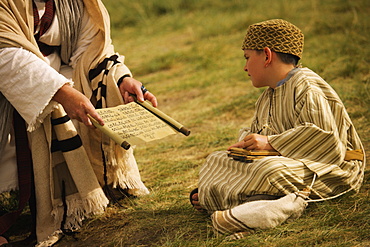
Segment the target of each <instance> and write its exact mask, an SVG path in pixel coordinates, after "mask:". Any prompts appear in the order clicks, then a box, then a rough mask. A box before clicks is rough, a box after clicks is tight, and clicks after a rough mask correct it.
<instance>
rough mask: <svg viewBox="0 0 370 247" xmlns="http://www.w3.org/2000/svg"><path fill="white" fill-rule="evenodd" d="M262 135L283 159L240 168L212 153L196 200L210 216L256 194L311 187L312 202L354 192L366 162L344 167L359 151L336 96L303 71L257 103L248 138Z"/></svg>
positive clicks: (218, 154)
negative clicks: (350, 154)
mask: <svg viewBox="0 0 370 247" xmlns="http://www.w3.org/2000/svg"><path fill="white" fill-rule="evenodd" d="M258 131H261V134H262V135H267V136H268V138H269V142H270V144H271V145H272V146H273V147H274V149H276V150H277V151H278V152H279V153H280V154H281V155H282V156H279V157H274V156H272V157H268V158H265V159H261V160H257V161H254V162H253V163H242V162H238V161H235V160H232V159H231V158H229V157H227V154H226V151H219V152H215V153H212V154H211V155H209V157H208V158H207V160H206V162H205V164H204V165H203V166H202V167H201V170H200V177H199V197H200V198H199V199H200V203H201V205H202V206H203V207H204V208H206V209H207V210H209V211H210V212H212V211H215V210H225V209H229V208H231V207H234V206H236V205H239V204H241V203H242V202H243V201H245V199H246V198H247V197H248V196H251V195H256V194H270V195H286V194H289V193H292V192H296V191H299V190H302V189H303V188H305V187H307V186H309V185H310V184H311V182H312V180H313V176H314V174H316V175H317V179H316V181H315V183H314V185H313V188H312V194H311V198H312V199H317V198H330V197H333V196H337V195H340V194H341V193H344V192H346V191H349V190H355V191H357V190H358V189H359V188H360V186H361V183H362V181H363V174H364V168H365V164H366V162H365V161H363V162H362V161H359V160H350V161H345V160H344V156H345V153H346V151H347V150H355V149H361V150H363V147H362V144H361V141H360V139H359V137H358V135H357V132H356V130H355V128H354V126H353V124H352V122H351V120H350V118H349V116H348V114H347V112H346V110H345V107H344V105H343V103H342V102H341V100H340V99H339V97H338V95H337V94H336V93H335V91H334V90H333V89H332V88H331V87H330V86H329V85H328V84H327V83H326V82H325V81H324V80H323V79H322V78H320V77H319V76H318V75H317V74H315V73H314V72H312V71H311V70H309V69H307V68H302V69H299V70H297V72H296V73H295V74H294V75H293V76H292V77H291V78H290V79H289V80H288V81H287V82H286V83H285V84H283V85H282V86H280V87H277V88H276V89H275V90H274V89H271V88H269V89H267V90H266V91H265V92H264V93H262V95H261V96H260V97H259V99H258V100H257V102H256V111H255V116H254V119H253V122H252V125H251V133H256V132H258Z"/></svg>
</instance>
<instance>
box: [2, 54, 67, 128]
mask: <svg viewBox="0 0 370 247" xmlns="http://www.w3.org/2000/svg"><path fill="white" fill-rule="evenodd" d="M35 68H37V69H35ZM14 71H18V73H14ZM0 74H1V75H2V78H1V81H0V91H1V92H2V93H3V94H4V96H5V97H6V98H7V99H12V105H13V106H14V108H16V109H17V110H18V112H19V113H20V114H21V116H22V117H23V118H24V120H25V121H26V123H27V124H29V125H30V126H33V125H35V124H36V122H42V119H40V117H41V116H42V115H43V114H42V113H43V112H44V111H45V108H46V107H47V106H49V107H52V108H53V107H54V106H55V105H56V102H54V101H52V100H51V99H52V97H53V96H54V94H55V93H56V92H57V91H58V90H59V88H61V87H62V86H63V85H64V84H66V83H71V82H70V81H69V80H68V79H66V78H65V77H64V76H62V75H61V74H59V73H58V72H57V71H56V70H54V69H52V68H51V67H50V66H49V65H48V64H47V63H45V62H44V61H43V60H41V59H39V58H38V57H37V56H36V55H35V54H33V53H32V52H29V51H27V50H25V49H22V48H3V49H1V50H0ZM45 88H47V89H48V90H43V89H45ZM19 95H22V96H23V97H18V96H19ZM35 99H37V100H35ZM30 126H29V127H28V129H29V130H30V128H31V127H30Z"/></svg>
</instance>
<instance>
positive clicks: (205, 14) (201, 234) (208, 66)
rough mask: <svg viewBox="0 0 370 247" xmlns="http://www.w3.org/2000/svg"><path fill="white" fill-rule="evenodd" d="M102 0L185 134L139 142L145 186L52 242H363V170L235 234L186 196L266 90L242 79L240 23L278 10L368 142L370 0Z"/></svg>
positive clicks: (122, 47) (367, 237)
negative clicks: (294, 216) (350, 182)
mask: <svg viewBox="0 0 370 247" xmlns="http://www.w3.org/2000/svg"><path fill="white" fill-rule="evenodd" d="M103 2H104V3H105V4H106V6H107V8H108V10H109V12H110V14H111V24H112V39H113V43H114V45H115V48H116V50H117V51H118V52H120V53H121V54H124V55H125V56H126V64H127V65H128V66H129V68H130V69H131V70H132V72H133V74H134V76H135V77H136V79H138V80H140V81H142V82H143V83H144V84H145V85H146V87H147V88H148V89H149V90H150V91H151V92H153V93H155V94H156V96H157V98H158V100H159V109H161V110H163V111H164V112H166V113H167V114H169V115H170V116H172V117H173V118H175V119H176V120H178V121H179V122H181V123H183V124H184V125H185V126H186V127H188V128H189V129H190V130H191V131H192V133H191V135H190V136H189V137H185V136H182V135H176V136H172V137H168V138H165V139H164V140H161V141H157V142H155V143H148V144H145V145H141V146H138V147H136V150H135V154H136V158H137V162H138V164H139V168H140V170H141V175H142V179H143V181H144V182H145V184H146V185H147V187H148V188H149V189H150V191H151V194H150V195H148V196H144V197H141V198H135V199H133V198H127V199H124V200H122V201H121V203H122V204H123V207H118V206H117V205H111V206H110V207H109V208H108V210H107V212H106V213H105V214H104V215H101V216H97V217H95V218H93V219H91V220H87V221H86V222H85V224H84V226H83V228H82V229H81V231H80V233H78V234H77V235H76V238H77V240H76V239H74V238H72V237H66V238H64V239H63V241H61V242H60V243H59V244H57V245H56V246H184V247H185V246H202V247H203V246H279V247H280V246H343V247H347V246H369V245H370V227H369V224H370V220H369V215H370V198H369V191H370V173H369V172H367V173H366V176H365V181H364V185H363V187H362V188H361V191H360V193H358V194H355V195H349V194H348V195H344V196H342V197H340V198H338V199H335V200H332V201H326V202H320V203H312V204H310V205H309V207H308V208H307V210H306V211H305V212H304V214H303V216H302V217H301V218H299V219H298V220H296V221H294V222H290V223H287V224H283V225H281V226H279V227H276V228H275V229H270V230H266V231H258V232H256V233H255V234H252V235H250V236H248V237H247V238H246V239H242V240H237V241H226V240H225V238H224V236H216V235H215V234H214V232H213V230H212V227H211V223H210V219H209V217H207V216H205V215H202V214H199V213H197V212H195V211H194V210H193V209H192V208H191V206H190V204H189V202H188V194H189V192H190V191H191V190H192V189H193V188H195V187H197V179H198V171H199V167H200V166H201V165H202V163H203V162H204V159H205V157H206V156H207V155H208V154H209V153H211V152H212V151H215V150H223V149H225V148H226V147H227V146H228V145H230V144H232V143H233V142H234V141H235V138H236V136H237V133H238V130H239V129H240V128H242V127H246V126H248V125H249V123H250V121H251V117H252V114H253V108H254V102H255V101H256V99H257V97H258V95H259V94H260V93H261V90H263V89H256V88H253V87H252V85H251V83H250V82H249V80H248V78H247V75H246V73H245V72H244V71H243V66H244V59H243V54H242V51H241V49H240V47H241V43H242V40H243V37H244V34H245V31H246V28H247V26H248V25H249V24H252V23H255V22H258V21H263V20H266V19H270V18H284V19H286V20H288V21H291V22H292V23H294V24H296V25H297V26H299V27H300V28H301V29H302V31H303V32H304V33H305V51H304V54H303V59H302V64H303V66H307V67H309V68H311V69H313V70H314V71H316V72H317V73H319V74H320V75H321V76H322V77H323V78H324V79H326V80H327V81H328V82H329V83H330V84H331V85H332V86H333V87H334V88H335V89H336V91H337V92H338V94H339V95H340V97H341V98H342V100H343V102H344V103H345V105H346V107H347V110H348V112H349V114H350V116H351V118H352V120H353V122H354V124H355V126H356V128H357V130H358V133H359V135H360V137H361V139H362V141H363V144H364V146H365V149H366V150H369V147H370V132H369V129H370V122H369V120H368V119H369V117H370V89H369V86H370V70H369V68H370V66H369V62H370V49H369V45H368V43H369V40H370V17H369V14H368V13H370V2H369V1H368V0H325V1H318V0H307V1H293V0H279V1H257V0H250V1H243V0H231V1H222V0H212V1H211V0H198V1H197V0H157V1H154V0H145V1H144V0H137V1H129V0H104V1H103ZM367 156H368V155H367ZM368 157H369V156H368ZM25 217H26V216H25ZM17 231H18V230H14V232H15V235H16V234H17ZM20 234H21V233H19V235H20Z"/></svg>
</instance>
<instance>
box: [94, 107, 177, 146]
mask: <svg viewBox="0 0 370 247" xmlns="http://www.w3.org/2000/svg"><path fill="white" fill-rule="evenodd" d="M97 111H98V113H99V114H100V116H101V117H102V118H103V119H104V122H105V126H106V127H108V128H109V129H111V130H112V131H113V132H115V133H116V134H118V135H119V136H121V137H122V138H123V139H125V140H126V141H128V142H129V143H131V144H138V143H140V142H150V141H154V140H158V139H162V138H164V137H166V136H169V135H172V134H175V133H176V132H175V131H174V130H173V129H172V128H171V127H170V126H168V125H167V124H166V123H165V122H163V121H162V120H161V119H159V118H158V117H156V116H155V115H154V114H152V113H151V112H150V111H148V110H147V109H145V108H143V107H141V106H140V105H138V104H137V103H135V102H131V103H129V104H126V105H120V106H117V107H111V108H104V109H98V110H97Z"/></svg>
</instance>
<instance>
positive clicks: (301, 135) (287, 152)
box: [268, 91, 349, 175]
mask: <svg viewBox="0 0 370 247" xmlns="http://www.w3.org/2000/svg"><path fill="white" fill-rule="evenodd" d="M296 107H297V108H300V110H299V111H297V118H296V122H295V127H294V128H291V129H288V130H286V131H284V132H282V133H280V134H277V135H271V136H269V137H268V139H269V142H270V144H271V146H272V147H273V148H274V149H275V150H277V151H278V152H279V153H280V154H281V155H283V156H285V157H289V158H293V159H300V160H302V161H304V163H305V164H306V165H307V166H308V167H309V168H310V169H311V170H312V171H314V172H316V173H317V174H318V175H321V174H324V173H327V172H328V171H330V170H332V169H333V168H334V167H337V166H339V164H341V163H342V162H343V160H344V156H345V152H346V149H347V147H346V145H347V131H346V129H348V128H349V126H348V123H347V121H346V118H345V115H346V113H345V110H344V106H343V105H342V104H341V103H340V102H338V101H336V100H329V99H328V98H327V97H326V96H325V95H323V94H321V93H318V92H312V91H311V92H309V93H307V94H306V96H305V97H304V99H303V100H302V101H301V102H299V103H298V104H297V105H296Z"/></svg>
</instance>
